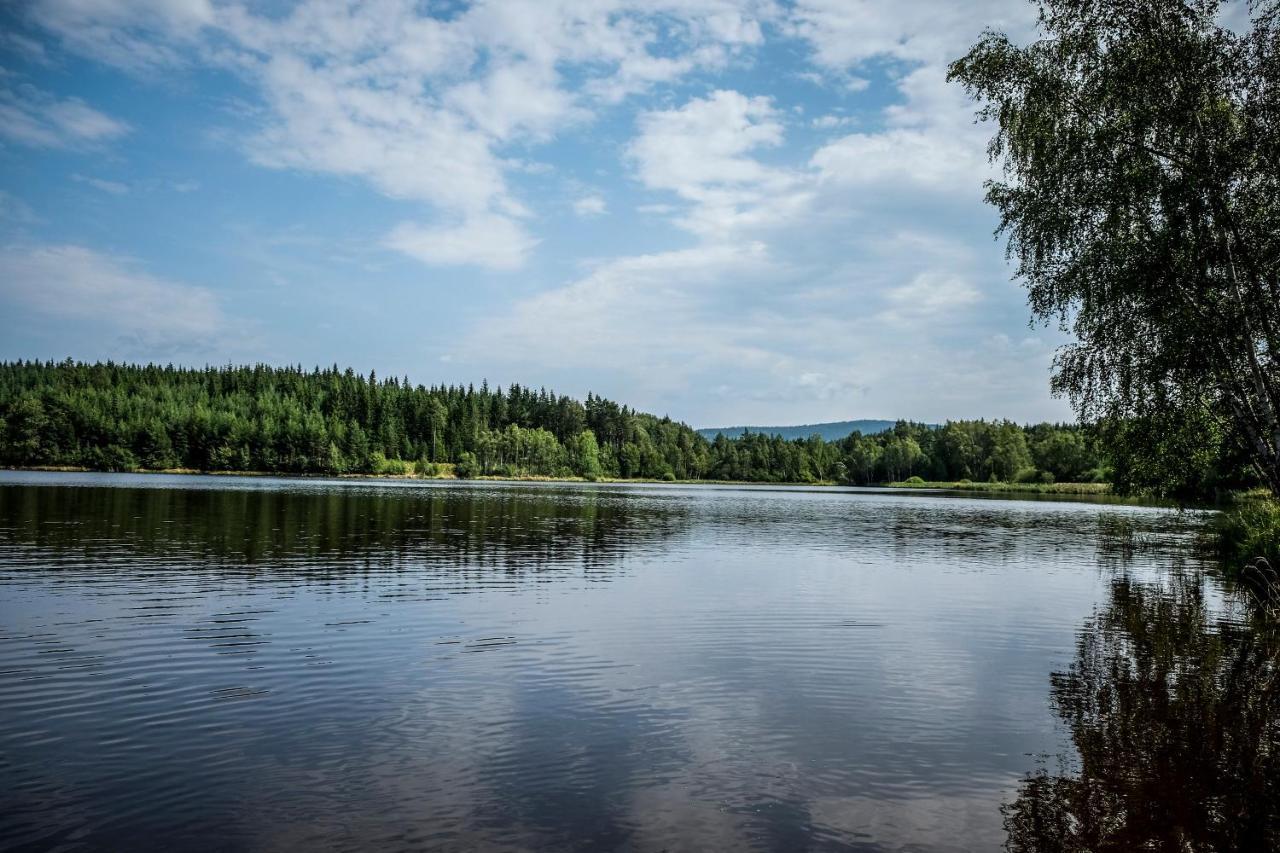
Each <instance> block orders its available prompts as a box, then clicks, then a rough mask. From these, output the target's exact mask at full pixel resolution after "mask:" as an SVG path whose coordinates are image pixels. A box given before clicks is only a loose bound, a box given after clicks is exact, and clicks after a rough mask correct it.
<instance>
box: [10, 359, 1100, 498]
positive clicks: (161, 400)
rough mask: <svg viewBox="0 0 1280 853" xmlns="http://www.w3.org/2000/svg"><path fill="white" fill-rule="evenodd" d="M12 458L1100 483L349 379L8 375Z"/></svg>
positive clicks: (961, 426) (1060, 470)
mask: <svg viewBox="0 0 1280 853" xmlns="http://www.w3.org/2000/svg"><path fill="white" fill-rule="evenodd" d="M0 462H3V464H5V465H9V466H16V467H21V466H42V465H47V466H83V467H87V468H92V469H95V470H108V471H118V470H131V469H137V468H146V469H157V470H159V469H172V468H188V469H197V470H202V471H266V472H275V473H291V474H344V473H383V474H391V473H411V472H413V473H418V474H422V475H432V474H434V473H436V472H438V471H440V470H442V466H443V465H445V464H448V465H452V466H453V470H454V472H455V473H456V474H457V475H458V476H463V477H474V476H484V475H500V476H525V475H545V476H580V477H586V478H596V477H617V478H646V479H667V480H686V479H687V480H697V479H712V480H743V481H755V482H794V483H803V482H843V483H854V484H869V483H879V482H888V481H896V480H905V479H907V478H909V477H913V476H917V477H921V478H923V479H926V480H961V479H970V480H984V481H987V480H995V481H1018V480H1023V481H1038V482H1052V481H1055V480H1056V481H1073V482H1076V481H1100V480H1104V479H1106V478H1107V476H1108V465H1107V462H1106V459H1105V457H1104V455H1103V453H1102V452H1101V450H1100V449H1099V445H1098V443H1097V441H1096V440H1095V438H1094V437H1093V435H1092V433H1091V432H1090V431H1087V430H1085V429H1082V428H1080V427H1075V426H1066V425H1050V424H1041V425H1038V426H1030V427H1023V426H1019V425H1017V424H1014V423H1011V422H1008V421H1002V422H989V421H954V422H949V423H947V424H946V425H945V426H942V427H940V428H938V427H930V426H926V425H924V424H912V423H906V422H900V423H899V424H898V425H897V426H896V427H895V428H894V429H893V430H891V431H889V432H885V433H881V434H877V435H866V436H864V435H859V434H857V433H855V434H853V435H851V436H849V437H848V438H846V439H842V440H840V441H835V442H828V441H824V440H823V439H821V438H819V437H817V436H814V437H811V438H808V439H793V440H787V439H782V438H778V437H775V436H770V435H763V434H748V435H744V436H741V437H738V438H733V439H729V438H726V437H724V436H718V437H717V438H716V439H715V440H714V441H711V442H708V441H707V440H706V439H704V438H703V437H701V436H699V435H698V434H697V433H696V432H694V430H693V429H691V428H690V427H689V426H687V425H685V424H682V423H678V422H675V421H672V420H671V419H670V418H666V417H663V418H659V417H656V416H654V415H650V414H646V413H643V412H637V411H635V410H633V409H630V408H628V407H627V406H621V405H619V404H617V403H614V402H612V401H610V400H606V399H604V398H602V397H597V396H595V395H593V394H589V395H588V396H587V399H586V401H585V402H580V401H578V400H574V399H572V398H570V397H566V396H563V395H556V394H553V393H551V392H548V391H546V390H544V389H539V390H537V391H535V390H533V389H530V388H525V387H521V386H518V385H512V386H511V387H509V388H506V389H501V388H498V389H493V388H489V387H488V385H483V384H482V385H481V386H480V387H479V388H475V387H472V386H467V387H462V386H444V385H440V386H432V387H426V386H423V385H413V384H411V383H410V382H409V381H408V380H407V379H400V378H396V377H391V378H385V379H379V378H378V377H377V376H376V375H374V374H372V373H371V374H369V376H367V377H365V376H360V375H358V374H356V373H355V372H353V371H352V370H350V369H347V370H340V369H339V368H338V367H336V366H335V367H332V368H327V369H320V368H316V369H314V370H310V371H308V370H304V369H303V368H301V367H286V368H275V367H268V366H264V365H257V366H254V367H207V368H204V369H188V368H177V367H172V366H158V365H146V366H137V365H127V364H114V363H110V362H108V363H103V364H82V363H78V362H72V361H64V362H59V363H54V362H32V361H18V362H6V363H0Z"/></svg>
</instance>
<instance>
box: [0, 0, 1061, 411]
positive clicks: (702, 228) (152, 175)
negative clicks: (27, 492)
mask: <svg viewBox="0 0 1280 853" xmlns="http://www.w3.org/2000/svg"><path fill="white" fill-rule="evenodd" d="M984 28H992V29H997V30H1001V31H1004V32H1007V33H1009V34H1010V35H1011V36H1013V37H1014V38H1016V39H1019V40H1023V41H1025V40H1028V39H1031V38H1034V36H1035V10H1034V7H1033V6H1031V5H1030V4H1028V3H1026V2H1023V0H975V1H974V2H969V3H955V2H953V0H912V2H908V3H903V2H900V0H795V2H771V1H770V0H745V2H731V0H643V1H642V2H629V0H579V1H578V2H558V1H557V0H527V2H526V0H507V2H477V3H472V4H467V3H462V2H407V1H405V0H371V2H337V0H317V2H302V3H297V4H294V3H283V2H255V3H241V2H220V0H29V2H23V3H18V4H3V6H2V7H0V358H5V359H16V358H40V359H62V358H67V357H71V358H76V359H84V360H98V359H115V360H117V361H122V360H123V361H157V362H162V363H168V362H172V363H175V364H188V365H204V364H226V363H257V362H265V363H269V364H277V365H287V364H302V365H304V366H306V367H308V368H309V367H312V366H315V365H332V364H337V365H339V366H340V367H343V368H345V367H348V366H350V367H353V368H355V369H356V370H357V371H359V372H361V373H362V374H363V373H367V372H369V371H370V370H373V371H376V372H377V373H378V375H379V376H384V377H385V376H390V375H397V376H408V377H409V378H410V379H411V381H413V382H415V383H419V382H420V383H424V384H427V385H432V384H439V383H446V384H454V383H469V382H472V383H476V384H479V383H480V382H481V380H487V381H488V382H489V383H490V385H502V386H505V385H508V384H510V383H519V384H521V385H527V386H533V387H546V388H549V389H554V390H555V391H557V392H559V393H565V394H570V395H573V396H577V397H582V396H585V395H586V393H587V392H588V391H593V392H595V393H597V394H601V395H604V396H606V397H609V398H611V399H615V400H618V401H619V402H623V403H627V404H629V405H631V406H634V407H636V408H639V409H641V410H645V411H650V412H654V413H656V414H660V415H661V414H667V415H670V416H671V417H673V418H676V419H678V420H682V421H685V422H688V423H691V424H693V425H694V426H700V427H701V426H722V425H730V424H742V423H753V424H796V423H814V422H820V421H829V420H845V419H853V418H889V419H896V418H910V419H914V420H923V421H930V422H941V421H944V420H947V419H956V418H971V417H986V418H1011V419H1014V420H1018V421H1039V420H1066V419H1070V418H1071V412H1070V408H1069V406H1068V405H1067V403H1066V402H1065V401H1063V400H1059V399H1054V398H1052V397H1051V396H1050V393H1049V375H1050V366H1051V361H1052V357H1053V353H1054V350H1055V349H1056V348H1057V347H1058V346H1059V345H1061V344H1062V343H1063V342H1064V340H1065V338H1064V336H1063V334H1062V333H1061V332H1060V331H1059V330H1058V329H1056V328H1045V327H1043V326H1035V325H1032V324H1030V323H1029V319H1030V318H1029V312H1028V309H1027V307H1026V301H1025V292H1024V291H1023V289H1022V288H1021V286H1020V284H1019V283H1018V282H1017V281H1016V280H1014V278H1013V270H1012V267H1011V265H1010V264H1009V263H1008V262H1007V261H1006V259H1005V255H1004V248H1003V243H1002V242H1001V241H1000V240H999V239H997V238H996V236H995V234H994V231H995V227H996V225H997V220H996V217H995V214H994V212H993V211H992V210H991V209H990V208H989V207H987V206H986V205H985V204H984V203H983V201H982V195H983V187H982V184H983V181H984V180H986V179H987V178H990V177H992V176H994V175H995V171H994V170H993V167H992V166H991V165H990V164H989V163H988V161H987V157H986V143H987V140H988V138H989V137H990V135H991V128H990V127H984V126H982V125H977V124H975V123H974V120H973V114H974V105H973V104H972V103H970V102H968V101H967V100H966V98H965V95H964V93H963V91H961V90H960V89H959V88H958V87H957V86H954V85H952V84H948V83H947V82H946V80H945V70H946V65H947V63H948V62H949V61H950V60H952V59H955V58H957V57H958V56H960V55H962V54H963V53H964V52H965V50H966V49H967V47H968V46H969V45H971V44H972V43H973V42H974V40H975V39H976V38H977V37H978V36H979V35H980V33H981V32H982V30H983V29H984Z"/></svg>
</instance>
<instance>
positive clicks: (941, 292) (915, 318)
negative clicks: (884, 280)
mask: <svg viewBox="0 0 1280 853" xmlns="http://www.w3.org/2000/svg"><path fill="white" fill-rule="evenodd" d="M884 299H885V302H886V303H887V304H888V306H889V307H888V308H887V309H886V310H884V311H882V312H881V313H880V314H879V317H880V318H881V319H882V320H885V321H888V322H892V323H900V324H911V323H919V324H920V325H921V327H924V326H925V325H926V324H927V325H928V326H930V327H933V328H936V327H937V324H939V323H944V322H947V321H953V320H957V319H960V318H959V316H958V314H959V312H960V311H961V310H963V309H965V308H967V307H968V306H970V305H973V304H974V303H976V302H978V301H980V300H981V299H982V294H981V293H980V292H979V291H978V289H977V288H976V287H974V286H973V284H971V283H970V282H969V281H967V280H965V279H964V278H963V277H961V276H958V275H954V274H948V273H941V272H937V271H928V272H923V273H920V274H919V275H917V276H916V277H915V278H913V279H911V281H909V282H907V283H906V284H904V285H901V286H899V287H895V288H892V289H890V290H889V291H887V292H886V293H885V297H884Z"/></svg>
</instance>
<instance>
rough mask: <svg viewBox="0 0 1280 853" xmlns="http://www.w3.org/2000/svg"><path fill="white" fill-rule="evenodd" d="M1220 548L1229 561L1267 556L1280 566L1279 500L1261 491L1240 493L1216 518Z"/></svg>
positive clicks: (1242, 562)
mask: <svg viewBox="0 0 1280 853" xmlns="http://www.w3.org/2000/svg"><path fill="white" fill-rule="evenodd" d="M1215 527H1216V533H1217V535H1218V550H1219V552H1220V553H1221V554H1222V558H1223V559H1224V560H1225V561H1227V562H1228V563H1229V564H1234V565H1244V564H1245V563H1247V562H1250V561H1252V560H1254V559H1256V558H1258V557H1265V558H1266V559H1267V560H1268V561H1269V562H1270V563H1271V565H1272V566H1274V567H1276V568H1280V500H1277V498H1276V497H1275V496H1274V495H1272V494H1271V493H1269V492H1266V491H1263V490H1259V491H1254V492H1247V493H1245V494H1242V495H1237V496H1236V497H1235V499H1234V500H1233V501H1232V503H1231V506H1229V507H1227V508H1226V509H1225V510H1224V511H1223V512H1222V513H1221V515H1219V516H1218V518H1217V520H1216V521H1215Z"/></svg>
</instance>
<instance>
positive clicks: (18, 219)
mask: <svg viewBox="0 0 1280 853" xmlns="http://www.w3.org/2000/svg"><path fill="white" fill-rule="evenodd" d="M0 221H4V222H8V223H11V224H14V225H36V224H38V223H39V222H40V221H41V219H40V217H39V216H38V215H36V212H35V211H34V210H32V209H31V205H29V204H27V203H26V202H25V201H23V200H22V199H20V198H18V197H17V196H15V195H12V194H11V193H7V192H5V191H4V190H0Z"/></svg>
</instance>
